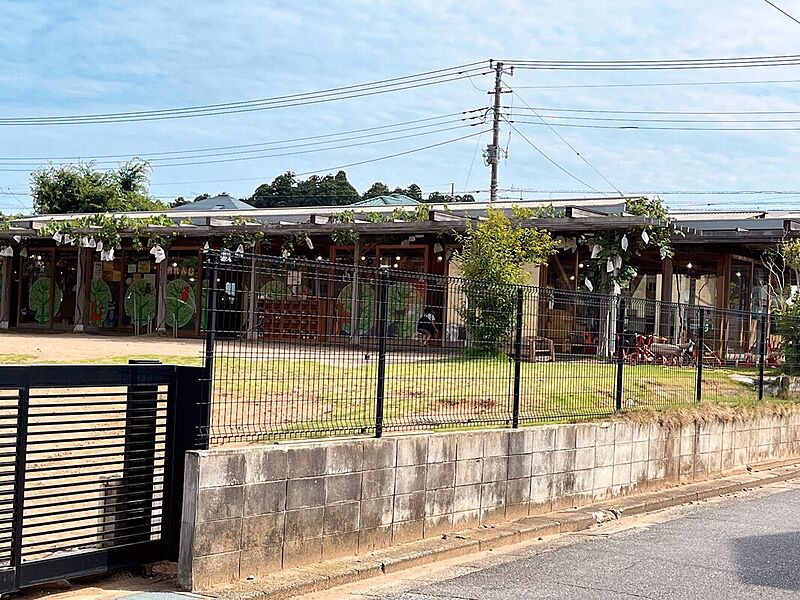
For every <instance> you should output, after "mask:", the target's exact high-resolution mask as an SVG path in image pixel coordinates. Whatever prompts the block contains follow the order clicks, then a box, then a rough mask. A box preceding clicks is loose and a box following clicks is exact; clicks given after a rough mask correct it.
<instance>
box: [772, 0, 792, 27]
mask: <svg viewBox="0 0 800 600" xmlns="http://www.w3.org/2000/svg"><path fill="white" fill-rule="evenodd" d="M764 2H766V3H767V4H769V5H770V6H771V7H772V8H774V9H775V10H777V11H779V12H782V13H783V14H784V15H786V16H787V17H789V18H790V19H791V20H792V21H794V22H795V23H797V24H798V25H800V21H798V20H797V19H795V18H794V17H793V16H792V15H790V14H789V13H788V12H786V11H785V10H783V9H782V8H781V7H780V6H778V5H777V4H773V3H772V2H770V1H769V0H764Z"/></svg>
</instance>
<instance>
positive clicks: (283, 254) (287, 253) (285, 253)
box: [281, 250, 291, 258]
mask: <svg viewBox="0 0 800 600" xmlns="http://www.w3.org/2000/svg"><path fill="white" fill-rule="evenodd" d="M281 256H282V257H283V258H289V257H290V256H291V253H290V252H289V251H288V250H284V251H283V252H281Z"/></svg>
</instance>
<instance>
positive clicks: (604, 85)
mask: <svg viewBox="0 0 800 600" xmlns="http://www.w3.org/2000/svg"><path fill="white" fill-rule="evenodd" d="M773 83H800V79H756V80H753V79H746V80H739V81H676V82H641V83H587V84H556V85H515V86H514V87H515V88H516V89H518V90H555V89H570V88H635V87H681V86H696V85H702V86H708V85H744V84H759V85H763V84H773Z"/></svg>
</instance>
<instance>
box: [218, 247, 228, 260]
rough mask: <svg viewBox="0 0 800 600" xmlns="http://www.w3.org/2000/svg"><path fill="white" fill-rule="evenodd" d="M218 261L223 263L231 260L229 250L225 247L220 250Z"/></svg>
mask: <svg viewBox="0 0 800 600" xmlns="http://www.w3.org/2000/svg"><path fill="white" fill-rule="evenodd" d="M219 262H224V263H229V262H231V251H230V250H228V249H227V248H226V249H224V250H223V251H222V252H220V254H219Z"/></svg>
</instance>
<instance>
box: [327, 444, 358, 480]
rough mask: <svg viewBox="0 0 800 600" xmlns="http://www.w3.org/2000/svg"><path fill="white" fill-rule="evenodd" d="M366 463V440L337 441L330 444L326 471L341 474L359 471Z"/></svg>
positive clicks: (330, 473)
mask: <svg viewBox="0 0 800 600" xmlns="http://www.w3.org/2000/svg"><path fill="white" fill-rule="evenodd" d="M363 465H364V442H361V441H347V442H335V443H331V444H330V445H329V446H328V452H327V457H326V473H328V475H339V474H342V473H357V472H358V471H361V469H362V468H363Z"/></svg>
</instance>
